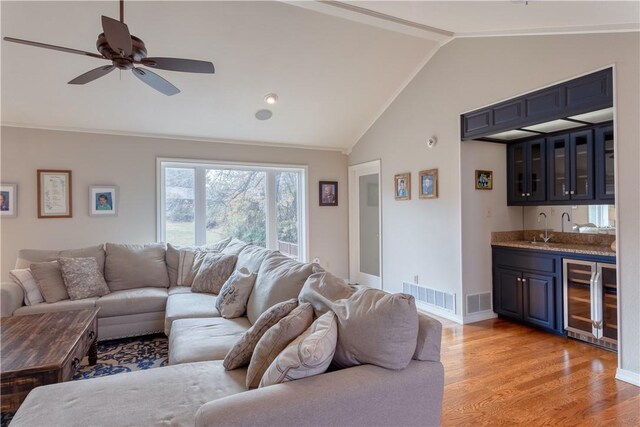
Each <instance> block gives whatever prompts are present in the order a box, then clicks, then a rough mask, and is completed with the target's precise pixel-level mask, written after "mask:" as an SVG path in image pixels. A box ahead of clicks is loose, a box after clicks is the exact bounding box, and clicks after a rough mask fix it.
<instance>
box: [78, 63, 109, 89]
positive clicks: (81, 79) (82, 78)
mask: <svg viewBox="0 0 640 427" xmlns="http://www.w3.org/2000/svg"><path fill="white" fill-rule="evenodd" d="M115 68H116V67H114V66H113V65H105V66H104V67H98V68H94V69H93V70H91V71H87V72H86V73H84V74H81V75H79V76H78V77H76V78H75V79H73V80H71V81H70V82H69V84H70V85H83V84H85V83H89V82H92V81H94V80H95V79H99V78H100V77H102V76H104V75H107V74H109V73H110V72H112V71H113V70H115Z"/></svg>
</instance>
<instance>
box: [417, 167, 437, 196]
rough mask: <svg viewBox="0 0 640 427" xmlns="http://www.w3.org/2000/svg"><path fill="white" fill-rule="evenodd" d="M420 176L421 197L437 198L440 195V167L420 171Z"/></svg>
mask: <svg viewBox="0 0 640 427" xmlns="http://www.w3.org/2000/svg"><path fill="white" fill-rule="evenodd" d="M418 176H419V177H420V196H419V197H420V198H421V199H436V198H437V197H438V169H427V170H423V171H420V172H419V173H418Z"/></svg>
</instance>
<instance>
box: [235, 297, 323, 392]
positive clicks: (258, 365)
mask: <svg viewBox="0 0 640 427" xmlns="http://www.w3.org/2000/svg"><path fill="white" fill-rule="evenodd" d="M312 323H313V307H312V306H311V304H309V303H304V304H300V305H299V306H297V307H296V308H294V309H293V310H292V311H291V313H289V314H288V315H287V316H286V317H284V318H283V319H282V320H280V321H279V322H278V323H276V324H275V325H273V326H272V327H271V328H270V329H269V330H268V331H267V332H265V333H264V335H263V336H262V338H260V341H258V344H256V349H255V350H254V351H253V355H252V356H251V363H249V369H247V388H256V387H258V385H260V380H262V376H263V375H264V373H265V372H266V371H267V368H268V367H269V365H271V363H273V361H274V360H275V358H276V357H277V356H278V354H280V353H281V352H282V350H284V349H285V347H286V346H288V345H289V344H290V343H291V341H293V340H295V339H296V338H298V337H299V336H300V335H302V333H303V332H304V331H306V330H307V328H308V327H309V326H311V324H312Z"/></svg>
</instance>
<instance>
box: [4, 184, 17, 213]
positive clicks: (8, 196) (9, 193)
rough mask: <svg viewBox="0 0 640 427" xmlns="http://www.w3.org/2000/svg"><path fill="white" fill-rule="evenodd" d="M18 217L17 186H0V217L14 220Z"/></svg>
mask: <svg viewBox="0 0 640 427" xmlns="http://www.w3.org/2000/svg"><path fill="white" fill-rule="evenodd" d="M17 215H18V186H17V185H16V184H0V216H4V217H9V218H15V217H16V216H17Z"/></svg>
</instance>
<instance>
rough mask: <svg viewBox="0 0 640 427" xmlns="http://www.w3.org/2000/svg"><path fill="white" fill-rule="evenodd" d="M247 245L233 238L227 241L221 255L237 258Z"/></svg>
mask: <svg viewBox="0 0 640 427" xmlns="http://www.w3.org/2000/svg"><path fill="white" fill-rule="evenodd" d="M248 245H249V243H247V242H243V241H242V240H240V239H236V238H235V237H234V238H233V239H231V240H230V241H229V243H228V244H227V246H225V248H224V249H223V250H222V253H223V254H225V255H236V256H238V255H239V254H240V252H242V250H243V249H244V248H245V247H246V246H248Z"/></svg>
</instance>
